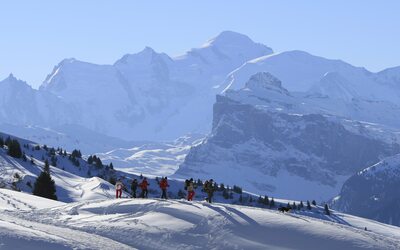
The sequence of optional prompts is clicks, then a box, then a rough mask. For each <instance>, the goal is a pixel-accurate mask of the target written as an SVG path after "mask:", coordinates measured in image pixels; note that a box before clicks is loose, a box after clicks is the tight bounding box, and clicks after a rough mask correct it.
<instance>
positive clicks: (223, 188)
mask: <svg viewBox="0 0 400 250" xmlns="http://www.w3.org/2000/svg"><path fill="white" fill-rule="evenodd" d="M219 190H220V191H224V190H225V185H224V183H221V185H219Z"/></svg>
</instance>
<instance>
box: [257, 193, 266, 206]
mask: <svg viewBox="0 0 400 250" xmlns="http://www.w3.org/2000/svg"><path fill="white" fill-rule="evenodd" d="M257 202H258V203H259V204H263V203H264V199H263V198H262V197H261V195H260V196H258V200H257Z"/></svg>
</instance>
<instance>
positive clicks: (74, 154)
mask: <svg viewBox="0 0 400 250" xmlns="http://www.w3.org/2000/svg"><path fill="white" fill-rule="evenodd" d="M71 155H72V156H74V157H75V158H82V153H81V151H80V150H77V149H74V150H73V151H72V153H71Z"/></svg>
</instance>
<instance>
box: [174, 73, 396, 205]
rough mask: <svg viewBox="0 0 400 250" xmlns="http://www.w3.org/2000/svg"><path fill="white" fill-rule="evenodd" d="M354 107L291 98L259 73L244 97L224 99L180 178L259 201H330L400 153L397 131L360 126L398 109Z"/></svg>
mask: <svg viewBox="0 0 400 250" xmlns="http://www.w3.org/2000/svg"><path fill="white" fill-rule="evenodd" d="M346 100H348V99H345V100H343V102H342V103H343V106H339V105H338V104H340V102H338V101H337V99H336V97H334V98H329V97H324V98H321V96H319V95H317V96H315V95H309V94H308V93H291V92H289V91H288V90H286V89H285V88H284V87H282V84H281V82H280V80H279V79H277V78H275V77H274V76H272V75H271V74H269V73H265V72H260V73H257V74H255V75H253V76H252V77H250V79H249V80H248V81H247V82H246V84H245V85H244V87H243V88H241V89H240V90H231V89H229V90H226V91H225V94H224V95H220V96H217V101H216V103H215V104H214V120H213V130H212V133H211V134H210V135H209V136H208V138H207V139H206V140H204V141H203V142H202V143H201V144H199V145H197V146H195V147H193V148H192V149H191V150H190V151H189V154H188V155H187V157H186V159H185V161H184V163H183V164H182V165H181V166H180V168H179V170H178V171H177V173H176V176H182V177H186V176H188V177H189V176H202V177H203V176H212V177H215V178H217V179H221V178H224V179H225V180H226V181H227V183H226V184H230V185H232V184H233V183H242V184H241V185H242V186H243V187H244V188H245V189H246V190H249V191H253V192H256V193H267V194H271V195H273V196H284V197H288V198H292V199H319V200H321V199H322V200H327V199H329V198H331V197H333V196H335V194H337V193H338V192H339V191H340V189H341V187H342V184H343V183H344V181H345V180H346V179H347V178H348V177H349V176H351V175H352V174H354V173H355V172H357V171H359V170H361V169H363V168H364V167H365V166H367V165H370V164H373V163H375V162H377V161H379V159H380V158H381V157H383V156H390V155H393V154H395V153H397V152H399V144H398V138H397V137H398V136H397V134H396V133H395V131H392V130H390V129H388V128H386V127H384V126H383V125H377V124H371V123H366V122H360V121H357V120H353V119H354V118H353V117H363V118H368V117H370V114H371V113H370V112H371V111H372V112H373V111H374V110H380V111H381V112H382V110H385V112H386V113H385V114H384V115H387V114H388V113H389V112H390V113H391V114H395V113H396V112H397V113H398V112H399V111H400V109H399V108H398V107H397V106H394V105H393V106H392V107H391V109H389V108H388V109H379V108H380V107H381V106H380V105H382V104H381V103H380V102H368V101H364V100H356V99H354V100H353V99H352V100H351V102H353V103H349V102H346ZM355 103H358V104H359V105H358V106H356V105H354V104H355ZM338 107H342V108H343V109H342V110H340V109H339V108H338ZM359 107H364V108H359ZM367 121H368V120H367Z"/></svg>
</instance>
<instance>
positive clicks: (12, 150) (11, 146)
mask: <svg viewBox="0 0 400 250" xmlns="http://www.w3.org/2000/svg"><path fill="white" fill-rule="evenodd" d="M7 147H8V151H7V154H8V155H9V156H11V157H14V158H21V157H22V150H21V145H20V144H19V142H18V140H15V139H13V140H11V139H10V140H9V141H8V143H7Z"/></svg>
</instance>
